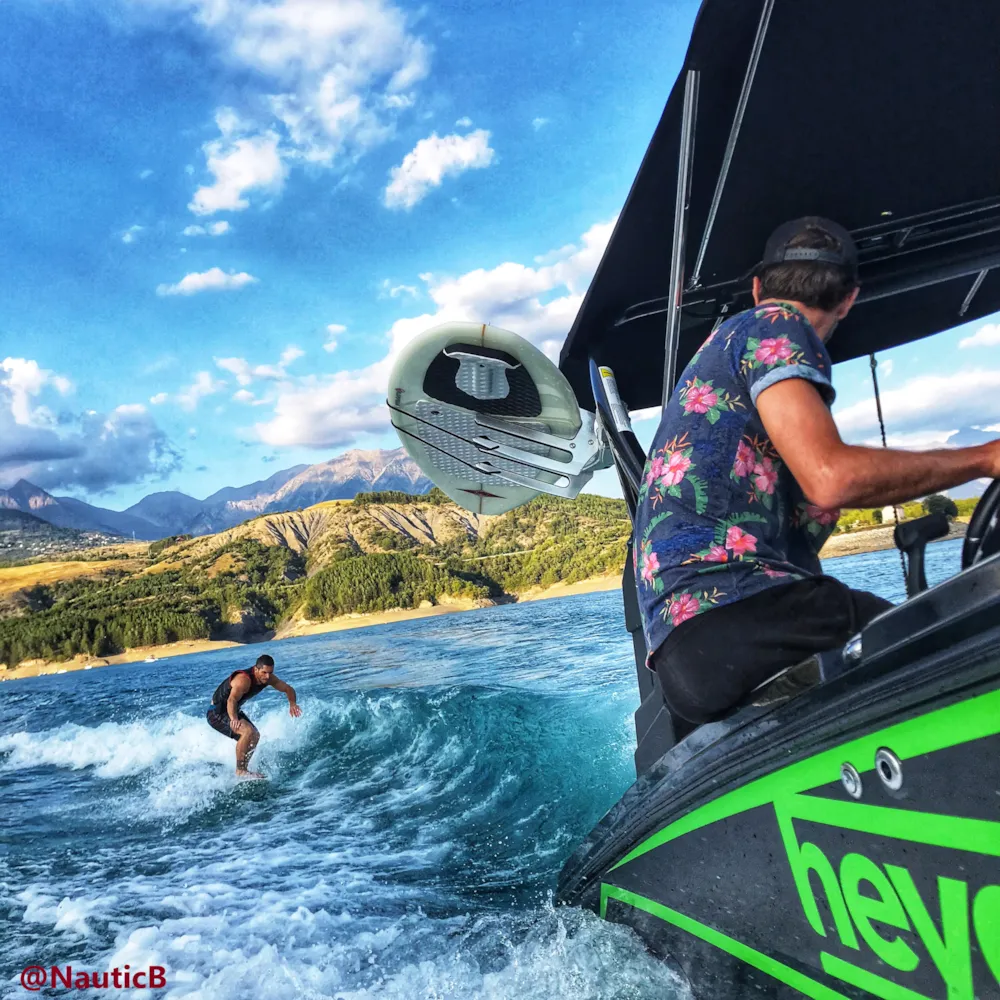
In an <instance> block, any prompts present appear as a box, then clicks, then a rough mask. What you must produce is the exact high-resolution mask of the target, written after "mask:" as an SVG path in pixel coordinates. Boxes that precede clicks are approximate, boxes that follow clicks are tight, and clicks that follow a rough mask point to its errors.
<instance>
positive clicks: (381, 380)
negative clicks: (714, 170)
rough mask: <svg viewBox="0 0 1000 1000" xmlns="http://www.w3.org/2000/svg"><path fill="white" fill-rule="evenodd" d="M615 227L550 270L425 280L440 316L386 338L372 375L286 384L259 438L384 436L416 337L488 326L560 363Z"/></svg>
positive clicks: (605, 226)
mask: <svg viewBox="0 0 1000 1000" xmlns="http://www.w3.org/2000/svg"><path fill="white" fill-rule="evenodd" d="M613 226H614V221H613V220H612V221H610V222H606V223H601V224H599V225H595V226H592V227H591V228H590V229H589V230H588V231H587V232H586V233H584V235H583V237H582V238H581V240H580V242H579V244H578V245H577V244H574V245H573V246H572V247H571V248H569V249H567V248H563V249H564V251H565V252H564V253H562V254H561V255H560V256H559V259H558V260H556V262H555V263H553V264H548V265H545V266H543V267H538V268H531V267H526V266H525V265H523V264H517V263H504V264H500V265H499V266H497V267H494V268H492V269H489V270H487V269H477V270H475V271H470V272H468V273H467V274H463V275H461V276H459V277H457V278H444V277H436V276H434V275H431V274H423V275H421V276H420V278H421V281H423V282H424V284H425V285H426V286H427V294H428V296H429V297H430V299H431V301H432V302H433V303H434V305H435V307H436V308H435V310H434V311H433V312H427V313H424V314H422V315H419V316H411V317H406V318H404V319H399V320H397V321H396V322H395V323H394V324H393V325H392V327H391V329H390V330H389V332H388V335H387V337H386V343H387V353H386V355H385V356H384V357H383V358H382V359H381V360H379V361H377V362H375V363H374V364H372V365H369V366H367V367H366V368H361V369H357V370H352V371H347V370H344V371H339V372H336V373H335V374H332V375H316V374H312V375H308V376H305V377H303V378H299V379H287V380H286V381H284V382H283V383H282V384H281V385H280V387H279V388H278V391H277V395H276V397H275V401H274V412H273V416H272V417H271V419H269V420H266V421H261V422H259V423H258V424H256V425H255V428H254V429H255V432H256V434H257V437H258V438H259V439H260V440H262V441H264V442H265V443H267V444H270V445H272V446H274V447H291V446H305V447H313V448H335V447H342V446H344V445H347V444H350V443H352V442H354V441H355V440H356V439H357V438H358V437H359V436H362V435H365V434H377V433H382V432H384V431H385V430H386V428H387V426H388V423H389V419H388V413H387V410H386V407H385V397H386V387H387V384H388V379H389V373H390V371H391V368H392V365H393V362H394V361H395V359H396V357H397V355H398V354H399V352H400V351H401V350H402V349H403V347H404V346H405V345H406V344H408V343H409V342H410V341H411V340H412V339H413V337H415V336H416V335H417V334H419V333H422V332H423V331H424V330H426V329H428V328H429V327H432V326H435V325H437V324H439V323H446V322H451V321H456V320H471V321H473V322H482V321H484V320H485V321H488V322H490V323H493V324H494V325H496V326H501V327H504V328H506V329H508V330H512V331H514V332H515V333H518V334H520V335H521V336H523V337H526V338H527V339H529V340H531V341H533V342H534V343H535V344H536V345H537V346H539V347H541V348H542V349H543V350H544V351H545V352H546V353H547V354H548V355H549V357H550V358H553V359H554V358H555V357H556V356H557V355H558V352H559V347H560V345H561V343H562V341H563V339H564V338H565V336H566V333H567V331H568V330H569V327H570V325H571V323H572V321H573V317H574V316H575V315H576V312H577V309H578V308H579V306H580V303H581V301H582V300H583V294H584V292H585V290H586V288H587V285H588V284H589V283H590V279H591V277H592V276H593V273H594V271H595V270H596V268H597V264H598V262H599V261H600V258H601V254H602V253H603V251H604V247H605V246H606V244H607V241H608V238H609V237H610V235H611V230H612V228H613Z"/></svg>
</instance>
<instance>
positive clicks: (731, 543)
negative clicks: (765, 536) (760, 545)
mask: <svg viewBox="0 0 1000 1000" xmlns="http://www.w3.org/2000/svg"><path fill="white" fill-rule="evenodd" d="M726 548H727V549H730V550H731V551H732V553H733V555H734V556H736V557H737V558H738V559H742V558H743V556H745V555H746V554H747V553H748V552H756V551H757V539H756V538H754V536H753V535H751V534H750V533H749V532H748V531H744V530H743V529H742V528H740V527H738V526H737V525H735V524H734V525H733V526H732V527H731V528H729V529H728V530H727V531H726Z"/></svg>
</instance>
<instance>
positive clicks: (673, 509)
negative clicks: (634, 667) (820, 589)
mask: <svg viewBox="0 0 1000 1000" xmlns="http://www.w3.org/2000/svg"><path fill="white" fill-rule="evenodd" d="M830 370H831V363H830V356H829V354H827V351H826V348H825V347H824V346H823V342H822V341H821V340H820V338H819V337H818V336H817V334H816V332H815V330H813V328H812V325H811V324H810V323H809V321H808V320H807V319H806V317H805V316H804V315H802V313H801V312H799V311H798V310H797V309H796V308H795V307H794V306H792V305H789V304H788V303H784V302H777V303H765V304H764V305H761V306H758V307H756V308H754V309H749V310H747V311H746V312H742V313H739V314H738V315H736V316H733V317H732V318H731V319H729V320H727V321H726V322H725V323H723V324H722V325H721V326H720V327H719V328H718V330H716V331H715V332H714V333H713V334H712V335H711V336H710V337H709V338H708V340H706V341H705V343H704V344H702V346H701V348H700V349H699V350H698V353H697V354H695V356H694V357H693V358H692V359H691V362H690V364H689V365H688V366H687V368H686V369H685V370H684V372H683V374H682V375H681V377H680V380H679V381H678V383H677V388H675V389H674V392H673V395H672V396H671V397H670V400H669V402H668V404H667V407H666V409H665V410H664V411H663V417H662V419H661V421H660V426H659V428H658V430H657V432H656V437H655V438H654V439H653V445H652V448H651V449H650V454H649V459H648V460H647V462H646V467H645V470H644V475H643V482H642V488H641V490H640V493H639V504H638V510H637V513H636V523H635V562H636V587H637V589H638V594H639V608H640V611H641V612H642V623H643V632H644V634H645V638H646V649H647V650H648V651H649V655H650V656H652V654H653V653H654V652H655V651H656V650H657V649H658V648H659V647H660V646H661V645H662V643H663V641H664V640H665V639H666V637H667V636H668V635H669V633H670V632H671V630H672V629H674V628H675V627H676V626H678V625H680V623H681V622H683V621H687V620H688V619H689V618H693V617H694V616H695V615H698V614H701V613H702V612H705V611H709V610H710V609H712V608H716V607H720V606H722V605H724V604H730V603H732V602H733V601H739V600H742V599H743V598H745V597H750V596H751V595H753V594H757V593H759V592H760V591H762V590H765V589H766V588H767V587H772V586H774V585H776V584H779V583H787V582H789V581H791V580H795V579H802V578H805V577H808V576H815V575H817V574H819V573H820V572H821V570H820V563H819V557H818V552H819V550H820V548H821V547H822V545H823V543H824V542H825V541H826V539H827V538H828V537H829V535H830V533H831V532H832V531H833V527H834V525H835V524H836V523H837V518H838V517H839V515H840V512H839V511H836V510H822V509H820V508H818V507H815V506H813V505H812V504H810V503H809V502H808V501H807V500H806V498H805V496H804V494H803V493H802V490H801V488H800V487H799V485H798V483H797V482H796V481H795V479H794V478H793V476H792V474H791V472H790V471H789V470H788V469H787V468H786V467H785V465H784V463H783V462H782V461H781V457H780V456H779V455H778V452H777V451H776V450H775V448H774V446H773V445H772V444H771V442H770V440H769V439H768V436H767V433H766V431H765V430H764V425H763V424H762V423H761V419H760V416H759V415H758V413H757V408H756V403H757V397H758V396H759V395H760V394H761V393H762V392H763V391H764V390H765V389H767V388H768V387H769V386H772V385H774V384H775V383H776V382H780V381H782V380H783V379H787V378H804V379H808V380H809V381H810V382H812V383H814V384H815V385H816V388H817V389H818V390H819V391H820V393H821V394H822V396H823V398H824V400H825V401H826V403H827V405H830V404H831V403H832V402H833V398H834V390H833V386H832V385H831V383H830ZM647 662H648V661H647Z"/></svg>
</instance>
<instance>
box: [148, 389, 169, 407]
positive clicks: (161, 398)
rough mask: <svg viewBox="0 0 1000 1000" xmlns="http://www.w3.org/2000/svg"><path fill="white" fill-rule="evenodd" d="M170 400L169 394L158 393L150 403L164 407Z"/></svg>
mask: <svg viewBox="0 0 1000 1000" xmlns="http://www.w3.org/2000/svg"><path fill="white" fill-rule="evenodd" d="M169 399H170V393H169V392H158V393H157V394H156V395H155V396H150V397H149V401H150V403H152V404H153V406H162V405H163V404H164V403H166V402H167V401H168V400H169Z"/></svg>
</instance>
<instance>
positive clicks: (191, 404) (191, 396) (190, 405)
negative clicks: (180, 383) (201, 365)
mask: <svg viewBox="0 0 1000 1000" xmlns="http://www.w3.org/2000/svg"><path fill="white" fill-rule="evenodd" d="M225 387H226V383H225V382H223V381H221V380H220V379H214V378H212V373H211V372H198V373H197V374H196V375H195V377H194V381H193V382H192V383H191V384H190V385H189V386H188V387H187V388H185V389H181V391H180V392H179V393H177V405H178V406H180V408H181V409H182V410H188V411H190V410H195V409H197V407H198V403H199V402H200V401H201V400H202V399H204V398H205V396H213V395H215V393H217V392H221V391H222V390H223V389H225Z"/></svg>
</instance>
